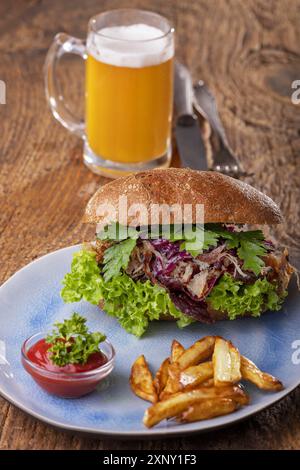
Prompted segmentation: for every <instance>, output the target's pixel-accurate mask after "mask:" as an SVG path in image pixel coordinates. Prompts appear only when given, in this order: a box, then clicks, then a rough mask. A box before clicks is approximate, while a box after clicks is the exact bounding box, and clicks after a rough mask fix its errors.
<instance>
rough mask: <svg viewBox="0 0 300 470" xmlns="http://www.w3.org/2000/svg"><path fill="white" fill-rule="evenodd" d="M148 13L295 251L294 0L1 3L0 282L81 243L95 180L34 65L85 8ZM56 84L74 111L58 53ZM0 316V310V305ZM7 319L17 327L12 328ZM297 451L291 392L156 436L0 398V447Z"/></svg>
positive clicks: (80, 19) (299, 23)
mask: <svg viewBox="0 0 300 470" xmlns="http://www.w3.org/2000/svg"><path fill="white" fill-rule="evenodd" d="M128 6H130V7H133V6H137V7H139V8H145V9H150V10H155V11H157V12H160V13H161V14H163V15H165V16H167V17H168V18H169V19H171V20H172V21H173V23H174V25H175V28H176V30H177V54H178V57H179V58H180V59H181V60H182V61H184V62H185V63H186V64H187V65H188V66H189V67H190V69H191V71H192V74H193V77H194V79H198V78H202V79H204V80H205V81H207V83H208V84H209V86H210V87H211V88H212V90H213V91H214V93H215V94H216V96H217V100H218V105H219V108H220V112H221V116H222V120H223V122H224V124H225V127H226V130H227V132H228V136H229V140H230V142H231V145H232V147H233V148H234V150H235V151H236V153H237V154H238V156H239V157H240V159H241V160H242V162H243V164H244V166H245V168H246V170H248V171H250V172H254V174H255V176H254V178H253V184H254V185H255V186H256V187H258V188H260V189H262V190H264V191H265V192H266V193H267V194H269V195H270V196H272V197H273V198H274V199H275V201H276V202H277V203H278V204H279V205H280V207H281V208H282V210H283V213H284V214H285V217H286V223H285V224H284V225H283V226H282V227H279V228H278V229H277V230H276V236H277V238H278V240H279V241H280V242H282V243H284V244H286V245H287V246H288V247H289V250H290V253H291V256H292V260H293V261H294V262H297V258H298V259H300V234H299V232H298V230H299V221H300V204H299V202H300V165H299V156H298V154H299V150H300V112H299V107H297V106H296V105H293V104H292V103H291V92H292V90H291V83H292V81H293V80H295V79H300V55H299V37H300V1H299V0H285V1H284V0H277V1H276V0H272V1H271V0H193V1H191V0H148V1H147V0H144V1H143V0H140V1H139V0H130V1H125V0H124V1H122V0H118V1H117V0H109V1H108V0H106V1H105V0H90V1H88V0H86V1H84V0H63V1H62V0H45V1H41V0H14V1H13V2H12V1H10V0H1V2H0V50H1V60H0V79H1V80H4V81H5V82H6V86H7V104H6V105H0V201H1V211H0V220H1V223H0V237H1V238H0V249H1V264H0V281H1V282H3V281H5V280H6V279H7V278H8V277H9V276H10V275H11V274H13V273H14V272H15V271H16V270H18V269H20V268H21V267H22V266H24V265H25V264H27V263H28V262H29V261H31V260H33V259H34V258H37V257H39V256H41V255H43V254H45V253H48V252H50V251H52V250H54V249H57V248H60V247H64V246H68V245H71V244H74V243H78V242H80V241H82V240H88V239H89V238H90V237H91V236H92V234H93V229H92V228H89V227H85V226H82V225H81V222H80V219H81V216H82V213H83V209H84V206H85V204H86V202H87V200H88V199H89V197H90V196H91V195H92V194H93V192H94V191H95V189H96V188H97V187H98V185H99V184H103V183H104V182H105V180H104V179H103V178H101V177H97V176H95V175H94V174H92V173H91V172H90V171H88V170H87V169H86V168H85V167H84V166H83V164H82V143H81V142H80V140H79V139H78V138H76V137H74V136H72V135H70V134H69V133H68V132H67V131H66V130H65V129H63V128H62V127H61V126H60V125H59V124H58V123H56V122H55V121H54V120H53V118H52V116H51V114H50V111H49V109H48V107H47V105H46V101H45V95H44V88H43V62H44V59H45V54H46V51H47V49H48V47H49V45H50V43H51V40H52V38H53V36H54V35H55V33H57V32H59V31H66V32H67V33H69V34H72V35H75V36H79V37H84V36H85V33H86V26H87V21H88V18H89V17H90V16H92V15H93V14H95V13H97V12H99V11H101V10H108V9H112V8H116V7H128ZM59 73H60V78H61V80H62V84H63V90H64V91H65V92H66V95H67V98H68V99H70V100H71V103H73V105H74V109H75V110H76V112H77V113H78V115H80V114H82V112H83V64H81V63H79V59H75V60H73V59H72V58H70V59H68V60H66V61H65V63H64V64H63V65H62V67H61V70H60V71H59ZM0 314H1V313H0ZM16 327H17V326H16ZM245 448H250V449H251V448H255V449H299V448H300V389H298V390H296V391H295V392H294V393H292V394H291V395H290V396H288V397H287V398H285V399H284V400H282V401H281V402H280V403H278V404H276V405H274V406H272V407H270V408H269V409H268V410H266V411H264V412H261V413H259V414H258V415H256V416H255V417H253V418H251V419H249V420H247V421H245V422H243V423H241V424H238V425H236V426H232V427H230V428H228V429H225V430H221V431H217V432H213V433H209V434H202V435H199V436H195V437H187V438H184V437H183V438H181V439H178V438H176V439H168V440H167V439H166V440H160V441H152V440H145V441H129V442H125V441H117V440H97V439H91V438H86V437H80V436H78V435H71V434H67V433H65V432H61V431H59V430H56V429H53V428H51V427H49V426H47V425H45V424H43V423H40V422H38V421H37V420H35V419H33V418H31V417H29V416H27V415H26V414H24V413H23V412H21V411H19V410H18V409H16V408H15V407H14V406H12V405H10V404H9V403H7V402H6V401H5V400H3V399H0V449H147V450H154V449H245Z"/></svg>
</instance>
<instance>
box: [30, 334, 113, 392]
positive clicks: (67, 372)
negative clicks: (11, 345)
mask: <svg viewBox="0 0 300 470" xmlns="http://www.w3.org/2000/svg"><path fill="white" fill-rule="evenodd" d="M50 347H51V344H49V343H46V341H45V339H40V340H39V341H37V342H36V343H35V344H33V345H32V346H31V347H30V349H29V350H28V351H27V353H26V356H27V357H26V358H24V357H22V363H23V366H24V368H25V369H26V371H27V372H28V373H29V374H30V375H31V376H32V378H33V379H34V380H35V382H36V383H37V384H38V385H39V386H40V387H42V388H43V389H44V390H46V391H47V392H48V393H51V394H54V395H58V396H61V397H64V398H78V397H80V396H82V395H86V394H88V393H90V392H92V391H93V390H94V389H95V388H96V386H97V385H98V383H99V382H100V381H101V380H102V379H103V378H104V377H105V376H106V375H107V373H103V372H102V371H101V369H100V370H96V369H98V368H100V367H101V366H103V365H104V364H106V363H107V362H108V359H107V357H106V356H105V354H103V353H102V352H100V351H99V352H95V353H93V354H91V355H90V356H89V358H88V360H87V362H86V363H85V364H67V365H65V366H63V367H59V366H57V365H56V364H54V363H53V362H52V361H51V353H49V352H48V349H49V348H50ZM26 359H27V360H26ZM31 363H32V364H33V365H31ZM34 365H36V366H38V368H36V367H34ZM93 370H95V374H93V373H92V371H93ZM89 371H90V374H88V376H84V375H82V374H84V373H85V372H89ZM76 374H78V377H76Z"/></svg>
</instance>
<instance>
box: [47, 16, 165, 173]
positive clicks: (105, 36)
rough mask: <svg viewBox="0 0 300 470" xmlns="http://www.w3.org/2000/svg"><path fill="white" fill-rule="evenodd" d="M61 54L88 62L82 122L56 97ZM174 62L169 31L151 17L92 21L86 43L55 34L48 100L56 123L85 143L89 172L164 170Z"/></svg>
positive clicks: (158, 18)
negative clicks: (74, 55)
mask: <svg viewBox="0 0 300 470" xmlns="http://www.w3.org/2000/svg"><path fill="white" fill-rule="evenodd" d="M66 53H73V54H77V55H79V56H81V57H82V58H83V59H84V60H85V63H86V76H85V122H82V121H77V120H76V119H75V118H74V116H73V114H72V113H71V111H70V110H69V107H68V106H67V105H66V104H65V103H64V99H63V97H62V96H61V94H60V92H59V83H58V81H57V79H56V76H55V70H56V65H57V62H58V61H59V59H60V58H61V57H62V56H63V55H64V54H66ZM173 61H174V29H173V28H172V27H171V25H170V24H169V22H168V21H167V20H166V19H165V18H163V17H162V16H160V15H158V14H156V13H152V12H148V11H142V10H131V9H124V10H112V11H108V12H105V13H101V14H99V15H97V16H94V17H93V18H91V19H90V21H89V26H88V34H87V40H86V42H84V41H82V40H80V39H77V38H74V37H72V36H68V35H67V34H64V33H59V34H57V35H56V37H55V39H54V42H53V44H52V45H51V47H50V49H49V51H48V54H47V57H46V63H45V81H46V95H47V99H48V102H49V105H50V108H51V110H52V113H53V116H54V117H55V119H57V120H58V121H59V122H60V123H61V124H62V125H63V126H64V127H66V128H67V129H68V130H69V131H71V132H73V133H75V134H77V135H78V136H80V137H81V138H82V139H83V141H84V150H83V159H84V162H85V164H86V165H87V166H88V167H89V168H90V169H91V170H92V171H94V172H95V173H98V174H102V175H105V176H109V177H117V176H121V175H124V174H127V173H130V172H132V171H138V170H145V169H151V168H155V167H167V166H169V164H170V159H171V121H172V105H173Z"/></svg>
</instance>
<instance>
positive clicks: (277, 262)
mask: <svg viewBox="0 0 300 470" xmlns="http://www.w3.org/2000/svg"><path fill="white" fill-rule="evenodd" d="M110 244H111V243H110V242H100V241H98V242H97V243H96V246H95V247H94V249H95V250H96V252H97V261H98V263H99V264H101V262H102V260H103V253H104V251H105V250H106V248H107V247H108V246H110ZM266 246H267V249H268V253H267V255H265V256H264V258H263V259H264V262H265V266H264V267H263V268H262V270H261V273H260V275H259V276H256V275H255V274H254V273H253V272H250V271H245V270H243V262H242V260H240V259H239V257H238V256H237V252H236V250H235V249H228V248H227V247H226V244H225V243H220V244H219V245H218V246H217V247H215V248H212V249H209V250H206V251H205V252H204V253H202V254H200V255H198V256H197V257H196V258H195V257H193V256H192V255H191V254H189V253H188V252H187V251H185V250H181V249H180V242H170V241H169V240H166V239H155V240H149V239H141V238H139V239H138V241H137V244H136V246H135V248H134V249H133V251H132V253H131V257H130V261H129V264H128V266H127V269H126V273H127V274H128V275H129V276H130V277H131V278H132V279H133V280H135V281H137V280H139V281H142V282H143V281H146V280H147V279H149V280H150V281H151V282H152V283H153V284H158V285H160V286H162V287H164V288H165V289H166V290H167V291H168V292H169V295H170V297H171V299H172V301H173V303H174V305H175V306H176V307H177V308H178V309H179V310H180V311H182V312H183V313H185V314H186V315H189V316H191V317H193V318H195V319H196V320H198V321H201V322H204V323H211V322H213V321H214V316H213V315H212V314H210V312H209V309H208V308H207V307H208V306H207V303H206V301H205V299H206V297H207V296H208V294H209V293H210V291H211V290H212V288H213V287H214V285H215V284H216V282H217V281H218V280H219V278H220V277H221V276H222V275H223V274H224V273H225V272H226V273H230V274H231V275H232V276H233V278H235V279H237V280H241V281H242V282H244V283H246V284H252V283H254V282H255V281H256V280H257V278H259V277H260V278H263V277H265V278H267V279H268V280H269V281H270V282H275V281H276V285H277V286H278V294H279V295H280V294H282V293H283V292H284V291H285V290H286V288H287V286H288V283H289V280H290V277H291V274H292V273H293V272H294V269H293V268H292V266H291V265H290V264H289V262H288V252H287V250H286V249H285V250H284V251H283V252H276V251H275V249H274V247H273V245H270V246H269V247H268V245H267V243H266Z"/></svg>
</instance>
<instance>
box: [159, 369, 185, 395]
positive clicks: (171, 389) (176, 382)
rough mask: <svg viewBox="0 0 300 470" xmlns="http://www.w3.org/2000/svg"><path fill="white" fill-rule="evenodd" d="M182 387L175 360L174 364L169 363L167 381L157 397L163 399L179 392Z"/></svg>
mask: <svg viewBox="0 0 300 470" xmlns="http://www.w3.org/2000/svg"><path fill="white" fill-rule="evenodd" d="M182 388H183V386H182V385H181V383H180V369H179V366H178V364H177V362H175V363H174V364H170V365H169V368H168V379H167V383H166V386H165V388H164V389H163V391H162V392H161V394H160V395H159V399H160V400H165V399H166V398H168V397H169V396H170V395H173V394H174V393H177V392H180V391H181V389H182Z"/></svg>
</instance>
